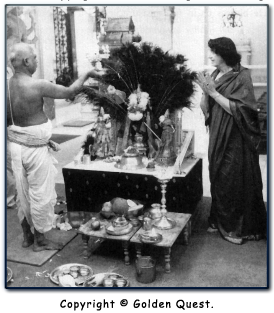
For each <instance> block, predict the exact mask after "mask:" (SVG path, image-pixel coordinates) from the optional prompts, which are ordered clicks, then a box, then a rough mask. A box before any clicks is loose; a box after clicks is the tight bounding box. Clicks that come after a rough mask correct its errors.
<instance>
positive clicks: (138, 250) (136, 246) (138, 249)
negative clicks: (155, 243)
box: [135, 243, 142, 259]
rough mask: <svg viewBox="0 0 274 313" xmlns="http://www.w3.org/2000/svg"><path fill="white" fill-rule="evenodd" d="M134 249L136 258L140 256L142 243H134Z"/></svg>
mask: <svg viewBox="0 0 274 313" xmlns="http://www.w3.org/2000/svg"><path fill="white" fill-rule="evenodd" d="M135 249H136V258H137V259H138V258H139V257H140V256H142V245H141V244H139V243H136V244H135Z"/></svg>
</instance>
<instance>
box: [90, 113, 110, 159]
mask: <svg viewBox="0 0 274 313" xmlns="http://www.w3.org/2000/svg"><path fill="white" fill-rule="evenodd" d="M100 115H101V116H99V117H98V124H97V127H96V129H95V134H96V135H95V142H94V145H93V147H92V149H91V156H97V157H98V158H106V157H110V156H114V146H113V142H112V136H111V119H110V115H109V114H104V110H103V108H101V113H100Z"/></svg>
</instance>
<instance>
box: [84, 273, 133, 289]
mask: <svg viewBox="0 0 274 313" xmlns="http://www.w3.org/2000/svg"><path fill="white" fill-rule="evenodd" d="M107 283H110V284H109V285H107ZM112 284H113V286H111V285H112ZM83 287H129V280H128V279H127V278H125V277H124V276H122V275H120V274H116V273H99V274H95V275H93V276H92V277H91V278H89V279H88V280H86V281H85V283H84V285H83Z"/></svg>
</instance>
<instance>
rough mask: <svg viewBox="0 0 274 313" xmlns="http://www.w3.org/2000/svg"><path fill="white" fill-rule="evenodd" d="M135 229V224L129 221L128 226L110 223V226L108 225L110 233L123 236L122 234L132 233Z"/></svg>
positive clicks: (107, 228)
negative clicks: (115, 225)
mask: <svg viewBox="0 0 274 313" xmlns="http://www.w3.org/2000/svg"><path fill="white" fill-rule="evenodd" d="M132 229H133V225H132V224H131V223H128V224H127V225H126V226H121V227H119V226H117V227H114V226H113V225H112V224H111V225H109V226H108V227H106V232H107V233H108V234H109V235H113V236H122V235H126V234H128V233H130V232H131V231H132Z"/></svg>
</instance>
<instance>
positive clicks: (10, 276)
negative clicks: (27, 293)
mask: <svg viewBox="0 0 274 313" xmlns="http://www.w3.org/2000/svg"><path fill="white" fill-rule="evenodd" d="M11 279H12V270H11V269H10V268H9V267H7V283H8V282H10V280H11Z"/></svg>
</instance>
